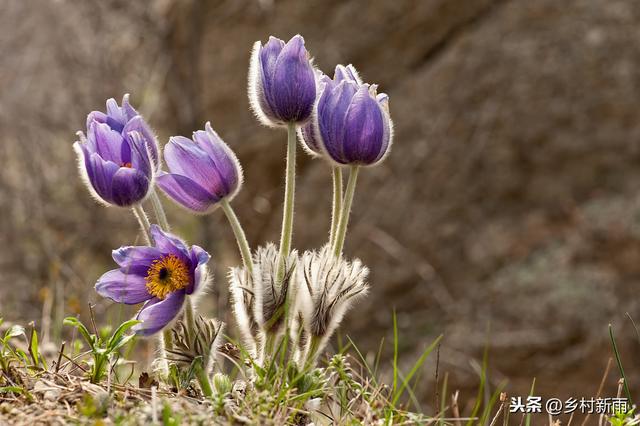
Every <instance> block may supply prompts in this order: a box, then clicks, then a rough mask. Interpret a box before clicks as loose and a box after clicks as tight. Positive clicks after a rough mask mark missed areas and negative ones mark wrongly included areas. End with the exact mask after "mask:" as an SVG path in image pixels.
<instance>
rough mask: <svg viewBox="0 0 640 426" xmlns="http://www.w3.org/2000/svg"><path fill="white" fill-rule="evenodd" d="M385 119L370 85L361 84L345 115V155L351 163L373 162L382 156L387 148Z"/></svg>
mask: <svg viewBox="0 0 640 426" xmlns="http://www.w3.org/2000/svg"><path fill="white" fill-rule="evenodd" d="M383 120H384V117H383V115H382V111H381V109H380V106H379V105H378V102H377V101H376V100H375V98H374V97H373V96H371V94H370V93H369V87H367V85H363V86H361V87H360V89H359V90H358V93H356V94H355V96H354V97H353V100H352V101H351V106H350V107H349V110H348V112H347V115H346V117H345V124H344V126H345V133H344V156H345V158H346V159H347V161H348V162H349V163H359V164H372V163H375V162H376V161H377V160H378V159H379V158H380V157H381V152H382V153H383V152H384V150H386V147H385V146H384V140H383V136H384V121H383Z"/></svg>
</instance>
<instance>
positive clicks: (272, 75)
mask: <svg viewBox="0 0 640 426" xmlns="http://www.w3.org/2000/svg"><path fill="white" fill-rule="evenodd" d="M315 100H316V82H315V77H314V70H313V66H312V64H311V60H310V58H309V53H308V52H307V50H306V49H305V47H304V39H303V38H302V36H300V35H296V36H294V37H293V38H292V39H291V40H289V42H288V43H286V44H285V43H284V41H282V40H280V39H277V38H275V37H269V41H268V42H267V44H265V45H264V46H263V45H262V42H260V41H257V42H256V43H255V44H254V47H253V52H252V54H251V63H250V66H249V101H250V103H251V107H252V109H253V111H254V113H255V114H256V116H257V117H258V119H259V120H260V121H261V122H262V123H263V124H265V125H268V126H279V125H285V124H287V123H303V122H305V121H306V120H308V119H309V117H310V116H311V111H312V109H313V104H314V103H315Z"/></svg>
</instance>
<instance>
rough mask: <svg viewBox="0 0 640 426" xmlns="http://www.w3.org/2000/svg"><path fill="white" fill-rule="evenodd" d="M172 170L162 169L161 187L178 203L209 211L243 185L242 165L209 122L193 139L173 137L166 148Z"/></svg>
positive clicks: (196, 210) (168, 163) (194, 134)
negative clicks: (164, 170) (163, 170)
mask: <svg viewBox="0 0 640 426" xmlns="http://www.w3.org/2000/svg"><path fill="white" fill-rule="evenodd" d="M164 159H165V161H166V163H167V166H168V167H169V171H170V172H171V173H163V172H161V173H160V175H159V176H158V179H157V182H158V186H159V187H160V188H161V189H162V190H163V191H164V192H165V193H166V194H167V195H168V196H169V197H170V198H171V199H173V200H174V201H175V202H176V203H178V204H179V205H181V206H183V207H186V208H187V209H189V210H191V211H193V212H196V213H208V212H210V211H212V210H213V209H215V208H216V207H217V206H218V202H219V201H220V200H222V199H227V200H231V199H232V198H233V197H235V195H236V194H237V193H238V191H239V190H240V186H241V185H242V168H241V167H240V163H239V162H238V158H237V157H236V155H235V154H234V153H233V151H231V148H229V146H227V144H226V143H224V142H223V141H222V139H220V137H219V136H218V134H217V133H216V132H214V131H213V129H212V128H211V124H210V123H208V122H207V124H206V125H205V130H204V131H203V130H198V131H197V132H194V133H193V140H191V139H187V138H185V137H182V136H174V137H172V138H171V139H170V140H169V143H168V144H167V146H166V147H165V149H164Z"/></svg>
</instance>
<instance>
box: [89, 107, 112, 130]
mask: <svg viewBox="0 0 640 426" xmlns="http://www.w3.org/2000/svg"><path fill="white" fill-rule="evenodd" d="M107 118H108V116H107V114H105V113H104V112H102V111H91V112H90V113H89V115H87V131H88V130H89V127H90V126H91V123H93V122H94V121H96V122H98V123H106V122H107Z"/></svg>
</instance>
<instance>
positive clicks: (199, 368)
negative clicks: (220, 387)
mask: <svg viewBox="0 0 640 426" xmlns="http://www.w3.org/2000/svg"><path fill="white" fill-rule="evenodd" d="M195 373H196V378H197V379H198V383H199V384H200V389H201V390H202V393H203V394H204V396H206V397H207V398H211V397H212V396H213V389H212V388H211V382H209V375H208V374H207V372H206V371H205V368H204V366H203V365H202V360H201V359H200V360H198V361H197V363H196V366H195Z"/></svg>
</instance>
